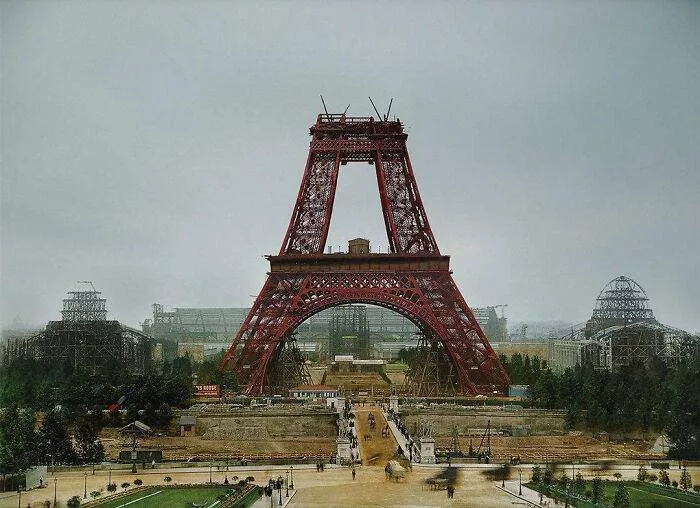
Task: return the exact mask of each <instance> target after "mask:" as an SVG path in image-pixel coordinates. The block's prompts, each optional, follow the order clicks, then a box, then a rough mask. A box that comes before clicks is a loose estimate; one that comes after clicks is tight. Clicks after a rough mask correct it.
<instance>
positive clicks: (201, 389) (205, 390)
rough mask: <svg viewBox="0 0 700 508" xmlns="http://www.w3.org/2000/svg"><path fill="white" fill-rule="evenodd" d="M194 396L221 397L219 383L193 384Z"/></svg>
mask: <svg viewBox="0 0 700 508" xmlns="http://www.w3.org/2000/svg"><path fill="white" fill-rule="evenodd" d="M194 395H195V397H221V387H220V386H219V385H194Z"/></svg>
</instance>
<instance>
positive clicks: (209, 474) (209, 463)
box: [209, 460, 211, 483]
mask: <svg viewBox="0 0 700 508" xmlns="http://www.w3.org/2000/svg"><path fill="white" fill-rule="evenodd" d="M209 483H211V460H210V461H209Z"/></svg>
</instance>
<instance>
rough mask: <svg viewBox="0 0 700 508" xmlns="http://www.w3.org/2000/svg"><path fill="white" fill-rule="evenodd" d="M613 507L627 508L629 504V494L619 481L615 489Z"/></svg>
mask: <svg viewBox="0 0 700 508" xmlns="http://www.w3.org/2000/svg"><path fill="white" fill-rule="evenodd" d="M613 506H614V507H615V508H628V507H629V506H630V494H629V492H627V487H625V484H624V483H622V482H619V483H618V485H617V488H616V489H615V498H614V499H613Z"/></svg>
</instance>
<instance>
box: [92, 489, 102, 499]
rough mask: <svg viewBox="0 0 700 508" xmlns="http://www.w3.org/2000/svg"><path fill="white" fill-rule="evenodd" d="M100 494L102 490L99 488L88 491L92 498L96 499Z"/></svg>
mask: <svg viewBox="0 0 700 508" xmlns="http://www.w3.org/2000/svg"><path fill="white" fill-rule="evenodd" d="M101 495H102V492H100V491H99V490H93V491H92V492H90V497H92V498H93V499H97V498H98V497H100V496H101Z"/></svg>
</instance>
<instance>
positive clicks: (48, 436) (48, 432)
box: [38, 411, 76, 464]
mask: <svg viewBox="0 0 700 508" xmlns="http://www.w3.org/2000/svg"><path fill="white" fill-rule="evenodd" d="M38 437H39V443H40V446H41V455H42V456H43V457H46V459H47V460H48V461H49V463H53V464H73V463H75V460H76V456H75V452H74V450H73V445H72V443H71V439H70V435H69V432H68V422H67V420H66V417H65V415H64V414H63V413H62V412H61V411H49V412H47V413H46V414H45V415H44V422H43V423H42V425H41V430H40V431H39V436H38Z"/></svg>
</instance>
